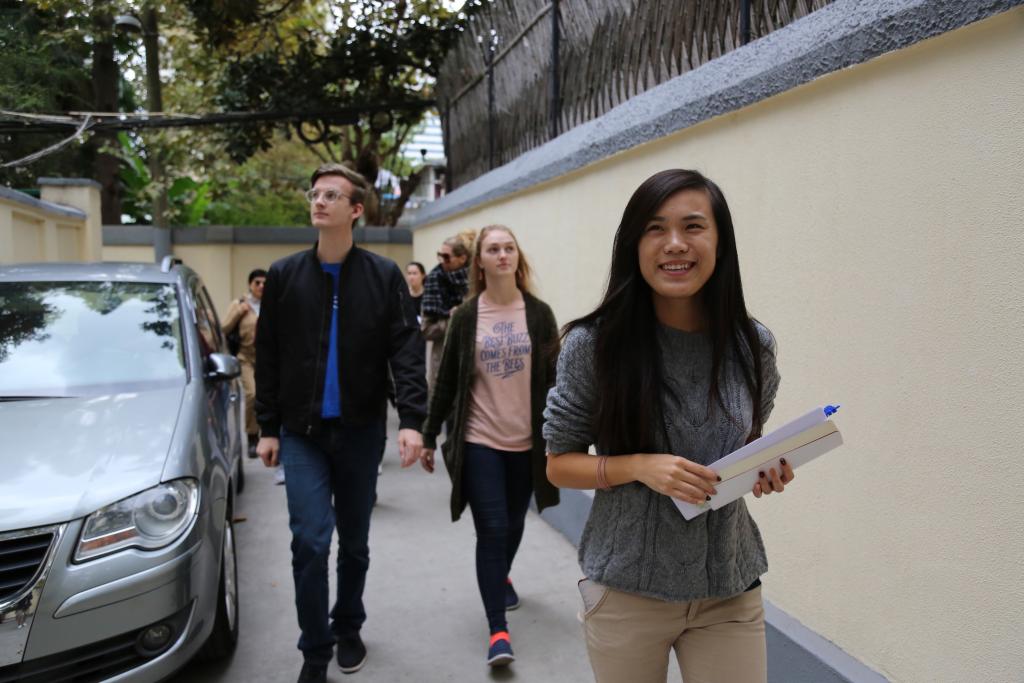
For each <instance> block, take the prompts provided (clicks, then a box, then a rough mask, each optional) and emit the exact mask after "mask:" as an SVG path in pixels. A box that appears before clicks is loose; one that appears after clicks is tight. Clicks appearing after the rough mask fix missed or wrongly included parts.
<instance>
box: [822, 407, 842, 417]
mask: <svg viewBox="0 0 1024 683" xmlns="http://www.w3.org/2000/svg"><path fill="white" fill-rule="evenodd" d="M840 408H842V406H841V405H834V406H825V417H832V416H833V415H835V414H836V411H837V410H839V409H840Z"/></svg>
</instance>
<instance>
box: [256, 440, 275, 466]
mask: <svg viewBox="0 0 1024 683" xmlns="http://www.w3.org/2000/svg"><path fill="white" fill-rule="evenodd" d="M280 453H281V440H280V439H279V438H277V437H276V436H261V437H260V440H259V443H257V444H256V455H258V456H260V460H262V461H263V465H264V466H265V467H277V458H278V455H279V454H280Z"/></svg>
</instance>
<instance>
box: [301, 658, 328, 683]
mask: <svg viewBox="0 0 1024 683" xmlns="http://www.w3.org/2000/svg"><path fill="white" fill-rule="evenodd" d="M298 683H327V665H326V664H314V663H313V662H306V663H304V664H303V665H302V671H300V672H299V681H298Z"/></svg>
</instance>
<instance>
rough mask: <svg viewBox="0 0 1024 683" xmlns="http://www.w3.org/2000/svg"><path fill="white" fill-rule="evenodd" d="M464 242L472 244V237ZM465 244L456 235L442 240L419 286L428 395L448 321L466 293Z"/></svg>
mask: <svg viewBox="0 0 1024 683" xmlns="http://www.w3.org/2000/svg"><path fill="white" fill-rule="evenodd" d="M468 241H469V242H470V243H472V237H470V239H469V240H468ZM466 242H467V240H465V239H463V238H462V237H461V236H459V235H456V236H454V237H449V238H448V239H446V240H445V241H444V242H443V243H442V244H441V248H440V249H439V250H438V252H437V261H438V264H437V265H436V266H435V267H434V269H433V270H431V271H430V273H429V274H428V275H427V279H426V280H425V281H424V282H423V301H422V306H423V309H422V316H423V336H424V337H426V339H427V341H429V342H430V362H429V365H428V367H427V382H428V384H429V386H430V391H433V390H434V381H435V380H436V379H437V369H438V367H439V366H440V365H441V350H442V349H443V348H444V335H445V332H446V331H447V330H448V318H449V317H450V316H451V312H452V309H454V308H455V307H456V306H458V305H459V304H461V303H462V300H463V299H464V298H465V297H466V293H467V292H469V277H468V274H469V246H468V245H467V244H466Z"/></svg>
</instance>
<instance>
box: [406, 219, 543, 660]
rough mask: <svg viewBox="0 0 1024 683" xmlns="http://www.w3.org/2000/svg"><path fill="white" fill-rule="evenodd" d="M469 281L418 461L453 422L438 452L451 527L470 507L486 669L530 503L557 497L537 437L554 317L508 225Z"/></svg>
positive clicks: (502, 625) (480, 246) (499, 229)
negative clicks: (533, 285)
mask: <svg viewBox="0 0 1024 683" xmlns="http://www.w3.org/2000/svg"><path fill="white" fill-rule="evenodd" d="M469 273H470V286H471V287H472V292H473V296H472V297H471V298H470V299H469V300H467V301H466V302H465V303H464V304H462V305H461V306H459V307H458V308H456V309H455V311H454V313H453V314H452V317H451V323H450V325H449V328H448V335H447V337H446V338H445V343H444V350H443V352H442V356H441V367H440V371H439V372H438V375H437V384H436V386H435V389H434V393H433V396H432V397H431V400H430V410H429V414H428V416H427V420H426V422H425V423H424V425H423V435H424V439H425V441H424V443H425V444H426V448H425V449H424V450H423V452H422V456H421V458H422V463H423V466H424V468H425V469H427V471H430V472H432V471H433V470H434V448H435V447H436V439H437V434H438V432H439V431H440V429H441V425H442V423H443V422H444V421H445V420H446V419H447V418H448V417H449V415H451V416H452V427H451V429H450V430H449V431H448V438H447V440H446V441H445V442H444V444H443V445H442V447H441V449H442V451H443V452H444V461H445V466H446V467H447V469H448V475H449V476H450V477H451V480H452V496H451V512H452V521H455V520H457V519H458V518H459V516H460V515H461V514H462V511H463V509H464V508H465V507H466V503H467V502H468V503H469V507H470V509H471V510H472V512H473V526H474V527H475V528H476V536H477V541H476V576H477V583H478V584H479V587H480V597H481V598H482V599H483V603H484V611H485V612H486V615H487V623H488V626H489V628H490V638H489V647H488V652H487V663H488V664H490V665H491V666H503V665H507V664H508V663H510V662H511V661H512V659H513V654H512V645H511V639H510V637H509V634H508V624H507V623H506V620H505V611H506V609H515V608H516V607H518V605H519V598H518V596H517V595H516V592H515V590H514V589H513V587H512V583H511V581H510V580H509V573H510V572H511V569H512V560H513V559H514V558H515V555H516V551H517V550H518V548H519V542H520V541H521V540H522V537H523V526H524V524H525V520H526V511H527V508H528V507H529V503H530V495H531V493H532V494H533V495H535V497H536V500H537V507H538V508H539V509H541V510H543V509H544V508H546V507H548V506H549V505H556V504H558V489H556V488H555V487H554V486H552V485H551V484H550V483H549V482H548V480H547V476H546V475H545V467H546V464H547V463H546V458H545V449H544V438H543V437H542V436H541V421H542V414H543V411H544V402H545V397H546V395H547V392H548V389H549V388H550V387H551V386H552V385H553V384H554V380H555V360H556V358H557V356H558V327H557V325H556V323H555V316H554V314H553V313H552V312H551V308H549V307H548V305H547V304H546V303H544V302H543V301H541V300H540V299H538V298H537V297H535V296H534V295H533V294H532V293H531V289H530V266H529V264H528V263H527V261H526V256H525V255H524V254H523V253H522V252H521V251H520V250H519V243H518V241H517V240H516V238H515V235H514V234H513V233H512V231H511V230H509V229H508V228H506V227H505V226H502V225H492V226H488V227H486V228H484V229H483V230H481V231H480V236H479V237H478V238H477V241H476V253H475V255H474V257H473V259H472V261H471V264H470V271H469Z"/></svg>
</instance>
